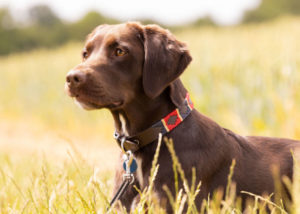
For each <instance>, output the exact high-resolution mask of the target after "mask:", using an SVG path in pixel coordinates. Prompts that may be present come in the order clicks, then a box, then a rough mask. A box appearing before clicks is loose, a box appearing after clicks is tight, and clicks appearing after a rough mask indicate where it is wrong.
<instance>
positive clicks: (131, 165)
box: [123, 150, 137, 174]
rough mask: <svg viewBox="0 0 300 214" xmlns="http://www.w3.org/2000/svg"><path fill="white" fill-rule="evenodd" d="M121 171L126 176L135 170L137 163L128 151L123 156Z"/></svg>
mask: <svg viewBox="0 0 300 214" xmlns="http://www.w3.org/2000/svg"><path fill="white" fill-rule="evenodd" d="M123 159H124V162H123V169H124V170H125V173H126V174H132V173H134V172H135V171H136V170H137V162H136V160H135V158H134V157H133V155H132V152H131V151H130V150H129V151H127V152H126V153H125V154H124V156H123Z"/></svg>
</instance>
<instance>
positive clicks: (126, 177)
mask: <svg viewBox="0 0 300 214" xmlns="http://www.w3.org/2000/svg"><path fill="white" fill-rule="evenodd" d="M124 142H125V137H123V138H122V143H121V148H122V152H123V160H124V162H123V169H124V170H125V173H124V174H123V182H122V184H121V186H120V187H119V189H118V191H117V192H116V194H115V196H114V197H113V198H112V200H111V201H110V203H109V207H108V208H107V212H109V211H110V209H111V208H112V207H113V206H114V204H115V202H116V201H117V200H119V199H120V198H121V197H122V195H123V194H124V192H125V191H126V189H127V188H128V187H129V185H131V184H133V182H134V176H133V173H134V172H135V171H136V170H137V163H136V160H135V158H134V157H133V154H132V152H131V151H130V150H128V151H125V148H124Z"/></svg>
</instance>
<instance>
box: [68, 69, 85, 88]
mask: <svg viewBox="0 0 300 214" xmlns="http://www.w3.org/2000/svg"><path fill="white" fill-rule="evenodd" d="M85 79H86V74H85V73H83V72H81V71H77V70H71V71H69V73H68V74H67V78H66V81H67V84H68V86H71V87H79V86H80V85H82V84H83V83H84V82H85Z"/></svg>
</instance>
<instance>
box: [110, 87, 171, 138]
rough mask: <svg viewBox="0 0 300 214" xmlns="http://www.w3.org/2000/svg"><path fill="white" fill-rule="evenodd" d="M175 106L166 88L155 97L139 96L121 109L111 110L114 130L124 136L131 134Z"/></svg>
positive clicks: (147, 126)
mask: <svg viewBox="0 0 300 214" xmlns="http://www.w3.org/2000/svg"><path fill="white" fill-rule="evenodd" d="M175 108H176V106H175V105H174V104H173V103H172V101H171V98H170V93H169V91H168V90H166V91H165V92H163V93H162V94H161V95H160V96H158V97H157V98H155V99H151V98H149V97H147V96H146V95H145V96H140V97H139V99H135V100H133V101H132V102H131V103H130V104H127V105H126V106H124V107H123V108H122V109H119V110H114V111H111V112H112V115H113V117H114V121H115V128H116V131H117V132H119V133H122V134H124V135H126V136H133V135H136V134H137V133H139V132H141V131H143V130H145V129H147V128H149V127H150V126H152V125H153V124H154V123H155V122H157V121H159V120H160V119H162V118H163V117H164V116H166V115H167V114H168V113H170V112H171V111H172V110H174V109H175Z"/></svg>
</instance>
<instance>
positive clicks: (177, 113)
mask: <svg viewBox="0 0 300 214" xmlns="http://www.w3.org/2000/svg"><path fill="white" fill-rule="evenodd" d="M193 108H194V105H193V103H192V101H191V99H190V96H189V94H188V93H187V94H186V97H185V99H184V103H183V105H181V106H180V107H178V108H176V109H175V110H173V111H172V112H171V113H169V114H168V115H167V116H165V117H164V118H162V119H161V120H160V121H158V122H156V123H155V124H153V125H152V126H151V127H150V128H148V129H146V130H144V131H142V132H140V133H138V134H137V135H134V136H126V135H124V134H119V133H118V132H117V131H116V132H115V134H114V138H115V139H116V141H117V143H118V144H119V146H120V147H121V148H122V149H123V150H124V151H127V150H131V151H132V152H136V151H137V150H139V149H140V148H142V147H144V146H146V145H148V144H150V143H152V142H154V141H155V140H157V138H158V135H159V133H162V135H164V134H166V133H168V132H170V131H172V130H173V129H174V128H175V127H177V126H178V125H179V124H180V123H181V122H182V121H183V120H184V119H185V118H186V117H187V116H188V115H189V114H190V113H191V112H192V110H193Z"/></svg>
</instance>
